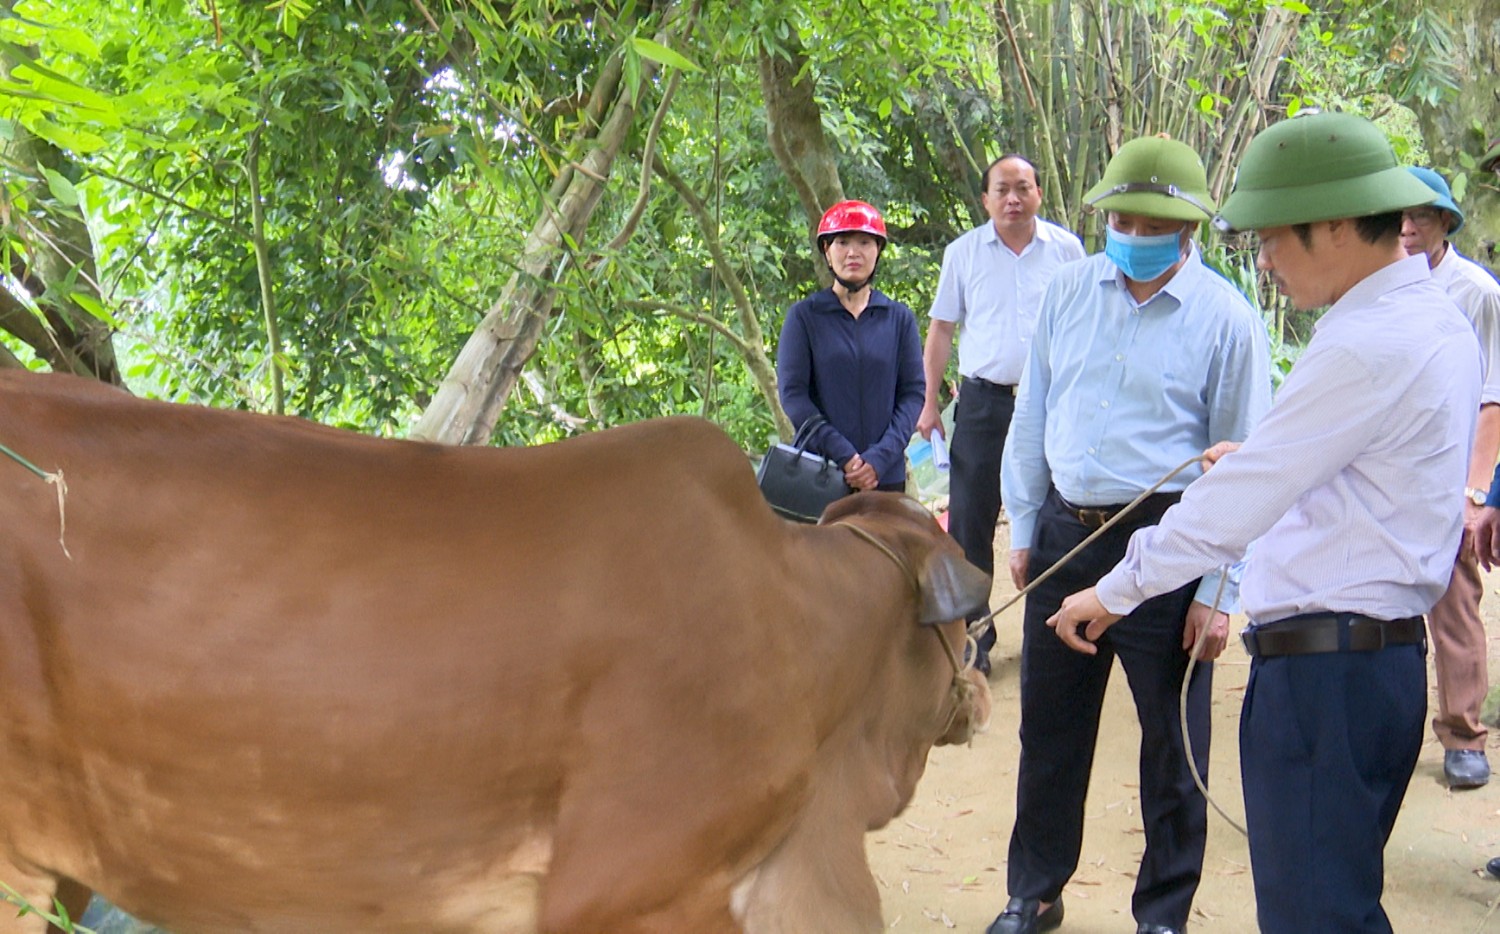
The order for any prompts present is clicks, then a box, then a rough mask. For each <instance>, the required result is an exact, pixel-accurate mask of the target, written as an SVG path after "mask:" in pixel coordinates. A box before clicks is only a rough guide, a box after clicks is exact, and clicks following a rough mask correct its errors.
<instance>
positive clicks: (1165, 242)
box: [1104, 227, 1182, 282]
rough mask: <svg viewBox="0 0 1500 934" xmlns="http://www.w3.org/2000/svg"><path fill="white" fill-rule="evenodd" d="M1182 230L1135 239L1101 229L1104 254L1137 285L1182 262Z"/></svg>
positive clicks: (1130, 235)
mask: <svg viewBox="0 0 1500 934" xmlns="http://www.w3.org/2000/svg"><path fill="white" fill-rule="evenodd" d="M1181 237H1182V231H1180V230H1178V231H1175V232H1173V233H1167V234H1161V235H1160V236H1155V237H1138V236H1136V235H1135V234H1127V233H1120V232H1119V231H1117V230H1115V229H1114V228H1113V227H1105V228H1104V255H1105V256H1108V257H1109V258H1110V259H1112V260H1114V264H1115V265H1116V266H1119V267H1120V271H1121V272H1123V273H1125V275H1126V276H1127V277H1129V278H1131V279H1134V280H1135V281H1137V282H1150V281H1151V280H1152V279H1155V278H1156V277H1157V276H1159V275H1161V274H1162V273H1164V272H1166V271H1167V270H1168V269H1171V268H1172V265H1173V264H1174V263H1176V262H1177V261H1178V260H1179V259H1182V240H1181Z"/></svg>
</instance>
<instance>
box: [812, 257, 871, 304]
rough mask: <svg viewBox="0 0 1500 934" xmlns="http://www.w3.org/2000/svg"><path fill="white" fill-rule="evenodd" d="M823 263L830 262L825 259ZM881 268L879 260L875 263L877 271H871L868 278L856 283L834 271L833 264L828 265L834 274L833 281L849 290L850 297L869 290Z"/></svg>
mask: <svg viewBox="0 0 1500 934" xmlns="http://www.w3.org/2000/svg"><path fill="white" fill-rule="evenodd" d="M823 261H824V262H828V260H827V257H824V260H823ZM879 268H880V261H879V260H878V259H877V260H876V261H875V269H871V270H870V274H869V275H868V276H865V277H864V278H863V279H861V280H858V281H856V280H854V279H845V278H844V277H843V276H841V275H839V274H838V273H837V272H835V271H834V268H833V264H832V263H828V271H829V272H830V273H832V275H833V280H834V281H835V282H837V283H838V284H839V285H841V286H843V287H844V288H845V289H847V290H848V292H849V294H850V295H858V294H859V293H860V292H861V291H863V290H865V289H867V288H869V287H870V283H872V282H874V281H875V272H876V270H878V269H879Z"/></svg>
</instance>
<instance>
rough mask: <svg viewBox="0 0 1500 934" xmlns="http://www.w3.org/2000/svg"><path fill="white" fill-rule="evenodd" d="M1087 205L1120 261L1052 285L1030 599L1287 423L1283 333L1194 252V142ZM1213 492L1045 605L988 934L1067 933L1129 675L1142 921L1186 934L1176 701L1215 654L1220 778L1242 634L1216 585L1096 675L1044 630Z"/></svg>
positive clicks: (1190, 879)
mask: <svg viewBox="0 0 1500 934" xmlns="http://www.w3.org/2000/svg"><path fill="white" fill-rule="evenodd" d="M1085 199H1086V200H1087V201H1088V202H1089V203H1091V204H1093V205H1094V206H1095V207H1096V208H1098V209H1099V210H1101V211H1104V212H1106V220H1107V225H1108V226H1107V228H1106V231H1105V234H1106V241H1105V248H1104V252H1103V253H1102V254H1098V255H1095V256H1093V257H1090V258H1088V259H1085V260H1082V261H1079V262H1075V263H1069V264H1068V265H1066V266H1063V267H1062V268H1060V269H1059V270H1058V271H1057V272H1056V273H1054V275H1053V278H1052V282H1051V284H1050V285H1049V286H1048V288H1047V291H1046V293H1045V295H1044V297H1043V299H1042V304H1041V310H1040V313H1039V316H1038V321H1037V328H1036V333H1035V335H1034V336H1033V339H1032V344H1031V353H1030V357H1029V359H1028V361H1027V363H1026V368H1025V371H1024V374H1023V376H1022V379H1021V384H1020V387H1019V391H1018V393H1017V397H1016V407H1015V416H1014V418H1013V419H1012V421H1011V425H1010V432H1009V436H1008V438H1007V440H1006V443H1005V452H1004V455H1003V458H1002V465H1001V478H1002V479H1001V484H1000V487H1001V495H1002V497H1003V498H1004V501H1005V511H1006V514H1007V515H1009V516H1010V519H1011V552H1010V571H1011V577H1012V579H1013V580H1014V582H1015V584H1016V586H1017V588H1020V587H1023V586H1025V585H1026V583H1027V582H1028V581H1029V580H1030V579H1031V577H1032V575H1033V574H1040V573H1041V572H1043V571H1045V570H1046V569H1047V568H1048V567H1050V566H1051V565H1052V564H1053V563H1055V562H1056V561H1057V560H1058V559H1059V558H1061V557H1062V556H1063V554H1065V553H1066V552H1068V551H1070V550H1071V549H1072V548H1073V547H1074V546H1076V545H1078V544H1080V543H1081V542H1082V541H1083V540H1084V539H1085V538H1087V537H1088V536H1089V535H1090V534H1092V533H1093V532H1094V531H1095V530H1097V529H1098V528H1099V527H1100V526H1101V525H1102V524H1103V523H1104V522H1105V521H1106V520H1108V519H1109V518H1112V517H1113V516H1114V515H1115V514H1116V513H1119V512H1120V511H1121V510H1122V507H1123V506H1124V505H1125V504H1128V503H1129V502H1130V501H1131V500H1133V499H1134V498H1135V497H1136V496H1137V495H1139V494H1141V493H1144V492H1146V491H1147V490H1148V489H1150V487H1151V486H1152V484H1154V483H1155V482H1156V481H1158V480H1160V479H1161V477H1162V476H1163V475H1164V474H1166V473H1168V472H1170V471H1171V470H1172V469H1173V468H1174V467H1176V466H1177V465H1179V464H1181V463H1182V462H1183V460H1184V459H1191V458H1193V457H1194V456H1195V455H1196V454H1199V453H1201V452H1202V451H1203V449H1204V448H1207V447H1208V446H1210V445H1212V444H1215V443H1217V442H1220V441H1226V440H1231V441H1238V440H1240V439H1242V438H1244V437H1245V436H1246V434H1247V433H1248V432H1249V430H1250V426H1251V425H1252V424H1254V422H1255V420H1256V419H1258V418H1259V417H1260V416H1261V414H1262V413H1263V412H1265V410H1266V408H1267V407H1268V406H1269V405H1270V392H1271V379H1270V353H1269V349H1268V347H1267V340H1266V331H1265V327H1264V325H1263V324H1262V323H1261V320H1260V318H1259V317H1258V316H1257V315H1256V314H1255V312H1254V310H1253V309H1252V308H1251V307H1250V304H1249V303H1248V302H1247V301H1246V300H1245V297H1244V296H1243V295H1241V294H1240V293H1239V292H1238V291H1236V290H1235V288H1234V287H1233V286H1232V285H1230V284H1229V283H1228V282H1227V281H1226V280H1225V279H1224V278H1223V277H1222V276H1220V275H1218V274H1217V273H1215V272H1214V271H1212V270H1211V269H1209V268H1208V267H1206V266H1204V265H1203V262H1202V259H1201V258H1200V256H1199V253H1198V248H1197V246H1196V245H1195V244H1194V242H1193V235H1194V232H1195V231H1196V230H1197V227H1198V224H1199V223H1200V222H1202V221H1206V220H1208V219H1209V218H1210V217H1211V216H1212V215H1213V210H1214V207H1213V201H1212V199H1211V198H1210V196H1209V193H1208V180H1207V178H1206V176H1205V173H1204V170H1203V162H1202V160H1201V159H1200V158H1199V157H1198V154H1197V153H1195V152H1194V151H1193V150H1192V149H1191V148H1189V147H1188V146H1186V145H1184V144H1183V143H1180V142H1177V141H1176V140H1171V139H1165V138H1159V137H1150V138H1142V139H1136V140H1132V141H1130V142H1128V143H1126V144H1125V145H1123V146H1121V147H1120V149H1119V151H1118V152H1116V153H1115V155H1114V157H1113V158H1112V159H1111V160H1110V161H1109V165H1108V166H1107V167H1106V169H1105V172H1104V177H1103V179H1102V180H1101V181H1100V182H1099V184H1098V185H1096V186H1095V187H1094V188H1093V189H1092V190H1091V191H1089V192H1088V194H1087V195H1086V196H1085ZM1196 473H1197V468H1196V467H1194V469H1193V470H1192V472H1191V474H1186V473H1184V474H1179V475H1178V476H1177V477H1174V478H1173V479H1172V480H1171V481H1169V482H1168V484H1167V485H1165V486H1164V487H1163V488H1162V490H1161V491H1160V492H1158V493H1155V494H1153V495H1152V496H1151V497H1149V498H1148V499H1147V500H1145V501H1144V502H1143V503H1142V504H1141V505H1140V506H1139V507H1138V508H1137V509H1135V510H1134V511H1132V512H1129V513H1127V514H1126V515H1125V516H1124V517H1123V518H1122V520H1121V523H1120V524H1119V525H1117V526H1114V527H1112V528H1111V529H1110V530H1109V531H1107V532H1106V533H1105V534H1104V535H1103V536H1101V537H1100V538H1099V539H1098V540H1096V541H1095V542H1093V543H1092V544H1090V545H1089V546H1088V548H1086V549H1085V550H1084V551H1082V552H1080V553H1079V554H1078V555H1077V556H1076V557H1074V558H1073V559H1071V560H1070V561H1068V562H1067V563H1066V564H1064V565H1063V566H1062V567H1061V568H1060V569H1059V570H1058V572H1057V573H1056V574H1055V575H1053V576H1052V577H1050V578H1048V580H1047V581H1046V582H1045V583H1044V584H1042V585H1041V586H1039V587H1038V588H1037V589H1036V590H1035V591H1033V592H1032V593H1031V594H1030V595H1029V596H1028V597H1027V601H1026V609H1025V615H1024V631H1023V634H1022V643H1021V763H1020V769H1019V773H1018V775H1017V781H1016V824H1015V829H1014V831H1013V832H1012V834H1011V839H1010V854H1009V860H1008V867H1007V873H1008V886H1009V891H1010V896H1011V898H1010V902H1009V903H1008V904H1007V905H1006V906H1005V910H1004V911H1003V912H1001V914H1000V916H999V917H998V918H996V919H995V922H994V923H993V924H992V925H991V926H990V929H989V930H990V934H1026V932H1030V931H1045V930H1050V929H1052V928H1053V927H1056V926H1057V925H1058V924H1059V923H1060V922H1061V920H1062V900H1061V893H1062V888H1063V886H1064V885H1065V884H1066V883H1067V881H1068V879H1069V878H1071V877H1072V875H1073V872H1074V870H1075V869H1077V867H1078V857H1079V852H1080V848H1081V846H1082V843H1083V824H1084V813H1083V809H1084V800H1085V798H1086V797H1087V794H1088V785H1089V772H1090V769H1091V767H1092V764H1093V756H1094V743H1095V738H1096V736H1097V734H1098V728H1099V715H1100V708H1101V706H1102V703H1103V699H1104V690H1105V686H1106V684H1107V683H1108V680H1109V676H1110V669H1111V667H1112V664H1113V660H1114V658H1116V657H1118V658H1119V660H1120V664H1121V666H1122V667H1123V668H1124V669H1125V674H1126V676H1127V677H1128V679H1129V683H1130V690H1131V693H1132V695H1133V696H1134V698H1135V703H1136V710H1137V712H1138V713H1139V716H1140V722H1141V737H1142V739H1141V818H1142V824H1143V830H1144V831H1145V842H1146V852H1145V854H1144V855H1143V857H1142V859H1141V866H1140V872H1139V874H1138V875H1137V877H1136V886H1135V895H1134V897H1133V898H1132V900H1131V910H1132V914H1134V916H1135V919H1136V921H1137V923H1138V925H1139V926H1138V929H1137V930H1138V931H1140V932H1142V934H1171V932H1180V931H1182V930H1183V929H1184V928H1185V927H1186V925H1187V919H1188V914H1189V912H1190V911H1191V910H1192V903H1193V896H1194V894H1195V893H1196V892H1197V889H1198V881H1199V878H1200V876H1201V875H1202V870H1203V848H1204V841H1205V837H1206V830H1207V812H1206V803H1205V801H1204V798H1203V795H1202V794H1201V793H1199V791H1198V789H1197V788H1196V787H1195V785H1194V783H1193V776H1192V773H1191V771H1190V770H1189V766H1188V759H1187V753H1186V750H1185V748H1184V744H1183V735H1182V730H1181V728H1180V726H1179V715H1178V698H1179V696H1180V694H1181V691H1182V686H1183V681H1184V679H1185V676H1186V671H1187V668H1188V659H1189V652H1190V651H1191V650H1192V649H1193V648H1194V647H1195V646H1197V645H1199V644H1200V636H1201V637H1202V641H1201V646H1202V648H1201V650H1200V651H1201V655H1200V658H1201V659H1202V663H1201V664H1199V665H1198V666H1197V667H1196V669H1195V670H1194V673H1193V677H1192V679H1191V683H1190V686H1189V689H1188V732H1189V735H1190V736H1191V737H1192V746H1193V758H1194V761H1195V762H1196V764H1197V768H1198V770H1199V771H1200V772H1202V773H1204V774H1206V772H1207V768H1208V741H1209V700H1210V693H1211V691H1212V677H1213V665H1212V661H1211V660H1212V659H1213V658H1215V657H1216V656H1217V655H1218V654H1219V652H1220V651H1221V650H1222V649H1223V647H1224V640H1225V639H1226V638H1227V636H1228V631H1229V620H1228V617H1227V616H1226V615H1225V613H1224V612H1223V610H1221V611H1219V612H1214V611H1213V609H1212V604H1213V602H1214V594H1215V592H1216V591H1217V589H1218V580H1217V578H1214V579H1211V580H1209V579H1205V580H1204V581H1203V582H1202V583H1201V584H1200V583H1199V582H1197V581H1192V582H1189V581H1183V582H1182V583H1181V584H1180V585H1179V586H1178V587H1176V588H1174V590H1173V592H1172V593H1168V594H1164V595H1162V596H1160V597H1158V598H1157V599H1154V600H1150V601H1147V602H1145V603H1144V605H1142V606H1141V607H1140V608H1139V609H1137V610H1136V611H1135V614H1134V615H1133V616H1132V619H1133V621H1134V622H1135V623H1136V625H1135V626H1134V627H1133V628H1132V629H1131V631H1130V633H1129V634H1128V635H1127V636H1125V637H1124V638H1122V639H1113V640H1111V639H1107V640H1105V643H1104V644H1103V645H1102V646H1101V648H1102V649H1103V651H1101V652H1100V654H1099V655H1098V656H1097V657H1093V658H1086V657H1084V656H1080V655H1077V654H1075V653H1073V652H1070V651H1068V650H1067V649H1066V648H1065V647H1064V646H1063V645H1062V644H1061V643H1059V642H1058V641H1057V640H1056V639H1055V638H1053V636H1052V633H1050V632H1048V631H1047V628H1046V626H1045V621H1046V619H1047V617H1048V616H1050V615H1052V613H1053V612H1054V611H1055V610H1056V609H1057V607H1058V605H1059V603H1060V601H1061V600H1062V598H1063V596H1064V595H1066V594H1068V593H1070V592H1071V591H1073V590H1077V589H1078V588H1079V587H1084V586H1087V585H1089V584H1092V583H1094V581H1096V580H1098V578H1099V575H1100V574H1102V573H1103V572H1104V571H1106V570H1108V569H1109V568H1110V567H1111V566H1113V565H1114V563H1115V562H1116V561H1118V560H1119V558H1120V557H1121V555H1123V554H1124V549H1125V543H1126V541H1127V540H1128V539H1129V537H1130V532H1131V531H1132V530H1134V529H1137V528H1142V527H1144V526H1147V525H1150V524H1152V523H1154V522H1155V521H1156V520H1157V518H1159V517H1160V516H1161V514H1162V513H1163V512H1165V511H1166V509H1167V507H1169V506H1170V505H1171V504H1172V503H1173V502H1175V501H1176V499H1177V497H1178V496H1180V495H1181V493H1182V490H1183V489H1184V488H1185V487H1186V486H1187V483H1188V480H1189V479H1190V478H1191V475H1196ZM1224 609H1232V600H1231V604H1227V605H1226V606H1225V607H1224Z"/></svg>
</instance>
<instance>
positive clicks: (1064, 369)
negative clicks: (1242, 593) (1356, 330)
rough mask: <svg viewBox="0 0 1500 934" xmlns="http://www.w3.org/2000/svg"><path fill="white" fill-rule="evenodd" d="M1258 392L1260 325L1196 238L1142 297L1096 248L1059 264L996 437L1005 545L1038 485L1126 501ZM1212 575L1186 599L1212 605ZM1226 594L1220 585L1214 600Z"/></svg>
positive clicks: (1220, 437)
mask: <svg viewBox="0 0 1500 934" xmlns="http://www.w3.org/2000/svg"><path fill="white" fill-rule="evenodd" d="M1270 404H1271V356H1270V347H1269V342H1268V340H1267V338H1266V328H1265V324H1264V323H1263V322H1262V321H1261V319H1260V316H1259V315H1257V314H1256V313H1255V310H1254V309H1253V308H1251V307H1250V303H1249V302H1248V301H1246V300H1245V297H1244V296H1243V295H1241V294H1240V292H1239V291H1238V290H1237V289H1236V288H1235V287H1234V286H1232V285H1231V284H1230V283H1229V282H1228V281H1227V280H1226V279H1224V277H1222V276H1220V275H1219V274H1218V273H1216V272H1214V271H1213V270H1211V269H1209V268H1208V267H1207V266H1204V265H1203V261H1202V259H1201V257H1200V256H1199V253H1198V248H1197V246H1196V245H1193V247H1192V248H1191V254H1190V255H1189V257H1188V259H1187V261H1186V262H1185V263H1184V264H1183V265H1182V267H1181V268H1180V269H1179V270H1178V271H1177V273H1176V274H1175V275H1174V276H1173V277H1172V278H1171V279H1170V280H1168V282H1167V284H1166V285H1165V286H1163V287H1162V288H1161V290H1160V291H1158V292H1157V293H1156V294H1155V295H1153V296H1151V298H1149V299H1148V300H1146V301H1145V302H1144V303H1137V302H1136V301H1135V299H1134V298H1133V297H1132V296H1131V294H1130V292H1129V291H1127V290H1126V288H1125V281H1124V276H1123V275H1122V274H1121V273H1120V271H1119V268H1118V267H1116V266H1115V264H1114V263H1113V262H1112V261H1110V260H1109V259H1108V258H1107V257H1106V256H1104V255H1103V254H1102V253H1100V254H1095V255H1094V256H1091V257H1089V258H1088V259H1086V260H1084V261H1082V262H1078V263H1072V264H1069V265H1067V266H1064V267H1062V268H1061V269H1060V270H1058V272H1057V273H1056V274H1055V275H1054V277H1053V279H1052V283H1051V285H1050V286H1049V287H1048V289H1047V293H1046V296H1045V298H1044V299H1043V300H1042V314H1041V319H1040V321H1039V322H1038V323H1037V330H1036V335H1035V338H1034V339H1033V341H1032V348H1031V356H1030V358H1029V359H1028V360H1027V363H1026V370H1025V373H1024V374H1023V375H1022V377H1021V383H1020V388H1019V390H1018V392H1017V397H1016V410H1015V417H1014V418H1013V419H1012V420H1011V423H1010V434H1009V435H1008V436H1007V438H1006V441H1005V455H1004V459H1003V462H1002V466H1001V472H1000V476H1001V494H1002V496H1003V499H1004V503H1005V512H1006V515H1008V516H1009V517H1010V523H1011V547H1012V548H1030V547H1031V542H1032V540H1033V538H1034V535H1035V531H1036V516H1037V511H1038V510H1039V509H1040V508H1041V505H1042V501H1043V500H1044V499H1045V498H1046V495H1047V489H1048V487H1049V486H1056V487H1057V492H1058V493H1059V494H1060V495H1061V496H1062V498H1063V499H1065V500H1067V501H1068V502H1070V503H1072V504H1074V505H1075V506H1108V505H1117V504H1121V503H1128V502H1129V501H1131V500H1132V499H1134V498H1135V497H1136V496H1138V495H1139V494H1140V493H1142V492H1143V491H1145V490H1146V489H1148V488H1149V487H1151V486H1152V485H1153V484H1154V483H1156V482H1157V481H1158V480H1160V479H1161V478H1162V477H1163V476H1164V475H1166V474H1167V473H1168V472H1170V471H1171V470H1172V469H1173V468H1174V467H1176V466H1178V465H1179V464H1181V463H1182V462H1183V461H1185V460H1187V459H1188V458H1190V457H1192V456H1193V455H1195V454H1200V453H1202V452H1203V451H1204V450H1205V449H1207V448H1209V447H1211V446H1212V445H1214V444H1217V443H1219V442H1220V441H1243V440H1244V439H1245V437H1246V436H1247V435H1248V434H1249V433H1250V429H1251V427H1252V426H1253V425H1254V424H1255V423H1256V422H1257V421H1258V420H1259V419H1260V417H1261V415H1263V414H1264V413H1265V412H1266V410H1267V409H1268V408H1269V407H1270ZM1201 472H1202V471H1201V468H1199V466H1198V465H1196V464H1194V465H1193V466H1191V467H1189V468H1188V469H1186V470H1184V471H1183V472H1182V473H1180V474H1178V475H1177V476H1176V477H1174V478H1173V479H1172V480H1171V481H1169V482H1168V483H1167V484H1166V485H1164V486H1163V487H1162V490H1163V491H1164V492H1174V491H1180V490H1184V489H1186V488H1187V486H1188V484H1189V483H1191V482H1192V481H1193V480H1194V479H1195V478H1197V477H1198V476H1199V474H1200V473H1201ZM1236 557H1238V556H1236ZM1032 570H1033V571H1034V572H1039V571H1041V570H1042V569H1041V568H1034V569H1032ZM1232 583H1233V581H1232V580H1231V585H1232ZM1217 587H1218V578H1217V577H1216V576H1210V577H1206V578H1204V581H1203V584H1202V585H1201V586H1200V587H1199V590H1198V600H1199V602H1201V603H1204V604H1210V605H1211V604H1212V603H1213V601H1214V595H1215V592H1216V590H1217ZM1236 601H1237V595H1236V594H1235V592H1234V588H1233V586H1230V587H1226V590H1225V597H1224V599H1223V600H1221V601H1220V607H1221V609H1224V610H1225V611H1226V612H1233V611H1234V610H1235V609H1236V608H1237V602H1236Z"/></svg>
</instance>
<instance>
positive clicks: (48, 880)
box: [0, 856, 93, 934]
mask: <svg viewBox="0 0 1500 934" xmlns="http://www.w3.org/2000/svg"><path fill="white" fill-rule="evenodd" d="M0 883H4V884H5V886H6V888H3V889H0V895H3V897H4V902H3V904H0V934H47V932H49V931H58V930H59V928H57V927H56V926H54V925H51V924H49V923H48V922H47V920H46V919H45V918H43V917H42V916H41V915H39V914H36V913H35V912H26V913H25V914H24V915H23V914H21V912H22V911H23V910H24V909H23V908H22V907H21V905H20V904H17V900H19V901H20V902H21V903H24V904H26V905H30V906H32V907H33V908H35V909H38V910H40V911H44V912H46V913H47V914H48V915H55V914H57V903H58V902H60V903H61V904H62V906H63V909H64V910H65V911H66V912H67V914H68V917H69V918H70V919H71V920H73V921H75V922H76V921H78V920H79V919H80V918H82V917H83V912H84V910H85V909H87V908H88V904H89V899H90V898H92V897H93V892H91V891H90V890H89V889H88V888H86V887H85V886H82V885H80V884H79V883H77V882H74V881H73V880H72V879H65V878H63V879H60V878H58V877H56V876H53V875H50V874H48V873H44V872H40V871H38V870H36V869H34V868H22V867H21V866H18V865H17V864H16V862H15V861H14V860H11V859H9V858H8V857H5V856H0ZM54 899H55V901H54Z"/></svg>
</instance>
